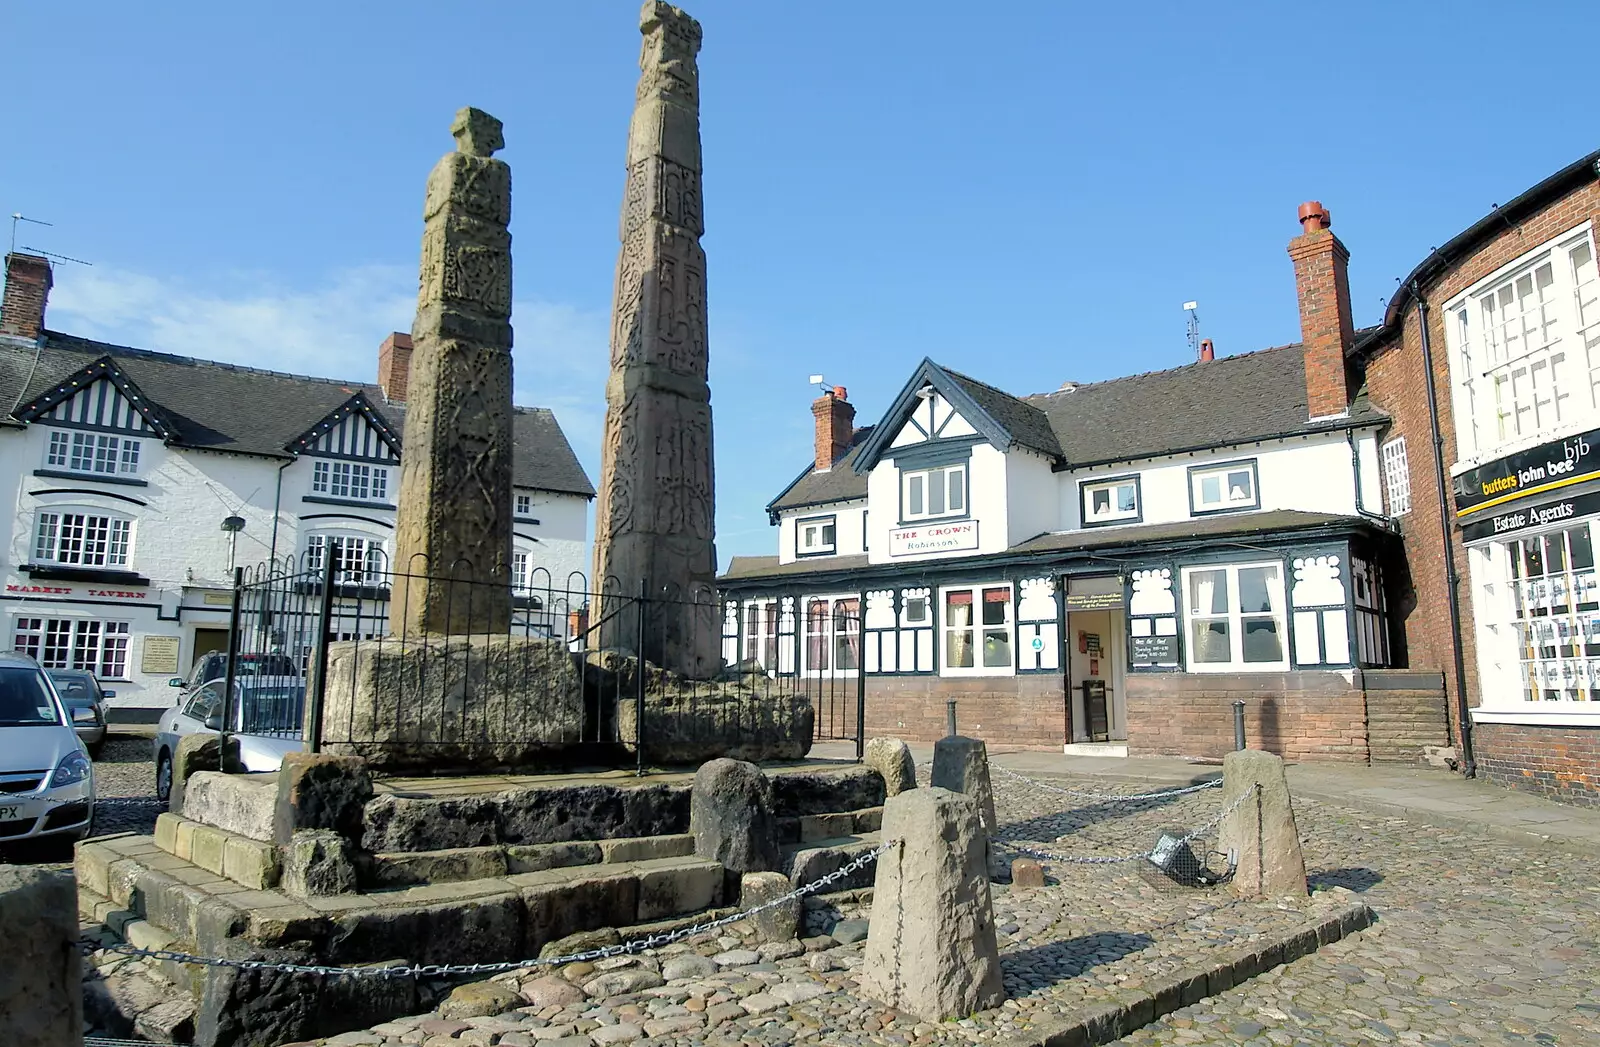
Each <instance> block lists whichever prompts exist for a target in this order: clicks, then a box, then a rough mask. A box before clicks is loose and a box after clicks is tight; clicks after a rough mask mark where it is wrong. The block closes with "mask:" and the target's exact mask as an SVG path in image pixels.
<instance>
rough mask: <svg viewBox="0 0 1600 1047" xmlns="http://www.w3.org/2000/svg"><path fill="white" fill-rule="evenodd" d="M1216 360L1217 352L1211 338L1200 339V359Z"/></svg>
mask: <svg viewBox="0 0 1600 1047" xmlns="http://www.w3.org/2000/svg"><path fill="white" fill-rule="evenodd" d="M1216 358H1217V351H1216V349H1215V348H1214V347H1213V346H1212V344H1211V339H1209V338H1202V339H1200V359H1201V360H1215V359H1216Z"/></svg>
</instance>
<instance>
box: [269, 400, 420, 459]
mask: <svg viewBox="0 0 1600 1047" xmlns="http://www.w3.org/2000/svg"><path fill="white" fill-rule="evenodd" d="M353 414H359V415H360V416H361V417H363V418H365V419H366V420H367V422H368V424H370V425H371V426H372V428H373V431H375V432H376V433H377V434H378V439H380V440H382V441H383V445H384V446H385V447H387V448H388V449H389V450H391V451H393V452H394V453H395V454H396V455H399V453H400V435H401V434H400V433H399V432H398V431H396V430H394V429H391V428H390V427H389V422H388V421H387V420H386V419H385V418H384V417H383V415H382V414H380V413H379V412H378V409H377V408H376V407H375V406H373V404H372V402H371V401H370V400H368V399H367V394H366V393H364V392H356V393H354V394H353V395H352V396H351V397H350V399H348V400H346V401H345V402H344V403H342V404H340V405H339V406H338V407H335V408H334V409H333V410H332V411H331V412H329V413H328V414H327V415H325V416H324V417H323V418H322V420H321V421H319V422H317V424H316V425H313V426H312V427H311V428H310V429H307V430H306V431H305V432H303V433H301V434H300V435H299V436H297V437H295V438H294V439H293V440H290V441H289V443H288V444H287V445H286V446H285V447H284V450H285V451H289V452H290V453H293V454H301V453H303V452H305V451H309V450H311V449H312V448H314V447H316V446H317V441H318V440H319V439H321V438H322V436H323V435H324V434H325V433H327V432H328V431H329V430H331V429H333V428H335V427H336V426H337V425H338V424H339V423H340V422H342V421H344V420H345V419H346V418H349V417H350V416H351V415H353Z"/></svg>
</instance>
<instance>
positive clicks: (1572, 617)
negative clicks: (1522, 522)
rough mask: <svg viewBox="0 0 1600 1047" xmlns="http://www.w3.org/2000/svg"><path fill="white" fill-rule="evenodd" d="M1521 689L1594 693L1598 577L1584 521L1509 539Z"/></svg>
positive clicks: (1599, 635)
mask: <svg viewBox="0 0 1600 1047" xmlns="http://www.w3.org/2000/svg"><path fill="white" fill-rule="evenodd" d="M1509 551H1510V553H1511V590H1512V598H1513V601H1514V606H1515V613H1516V634H1517V640H1518V654H1519V661H1520V663H1521V680H1522V690H1523V694H1524V695H1525V696H1526V698H1527V699H1528V700H1529V701H1535V702H1563V701H1564V702H1583V701H1595V700H1597V699H1600V584H1597V579H1596V574H1595V559H1594V541H1593V537H1592V534H1591V532H1590V529H1589V525H1588V524H1579V525H1578V526H1576V527H1569V528H1566V529H1565V530H1561V531H1553V532H1551V533H1549V534H1542V535H1537V536H1535V537H1532V538H1521V539H1517V540H1516V541H1513V542H1511V543H1510V544H1509Z"/></svg>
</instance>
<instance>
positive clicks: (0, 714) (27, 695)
mask: <svg viewBox="0 0 1600 1047" xmlns="http://www.w3.org/2000/svg"><path fill="white" fill-rule="evenodd" d="M61 723H62V720H61V713H60V711H59V710H58V709H57V708H56V703H55V699H53V698H52V697H51V696H50V687H49V685H48V684H47V683H46V682H45V679H44V674H43V673H41V672H40V671H39V670H37V669H29V668H26V667H24V666H20V665H18V666H11V665H7V666H0V727H44V726H51V725H60V724H61Z"/></svg>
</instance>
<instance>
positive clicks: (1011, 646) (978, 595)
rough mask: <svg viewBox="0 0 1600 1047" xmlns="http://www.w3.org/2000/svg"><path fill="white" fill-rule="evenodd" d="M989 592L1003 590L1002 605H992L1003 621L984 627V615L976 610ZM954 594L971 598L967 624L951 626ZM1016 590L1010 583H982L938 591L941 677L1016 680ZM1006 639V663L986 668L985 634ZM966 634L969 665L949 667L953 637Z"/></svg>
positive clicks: (983, 603) (943, 588) (1000, 603)
mask: <svg viewBox="0 0 1600 1047" xmlns="http://www.w3.org/2000/svg"><path fill="white" fill-rule="evenodd" d="M992 590H1004V591H1005V597H1006V598H1005V601H1004V602H1003V603H1002V602H1000V601H994V605H995V606H997V607H1003V608H1004V614H1005V620H1004V621H1003V622H999V623H995V624H985V623H984V621H983V615H982V612H981V611H980V610H977V609H978V608H982V607H984V606H986V603H985V600H984V596H985V594H986V593H987V592H989V591H992ZM956 593H965V594H967V595H968V596H969V597H970V598H971V604H970V606H972V607H973V608H974V611H973V614H972V621H971V622H970V623H952V621H951V618H952V615H951V614H950V597H951V596H952V595H953V594H956ZM1016 598H1017V594H1016V588H1015V587H1014V586H1013V585H1012V583H1010V582H984V583H978V584H975V585H947V586H943V587H941V588H940V589H939V604H938V606H939V622H938V629H937V630H936V632H937V633H938V636H937V645H938V661H937V663H936V664H937V665H938V666H939V675H940V676H1015V675H1016V673H1017V614H1016ZM1001 632H1003V633H1004V634H1005V636H1006V647H1007V653H1008V661H1007V663H1006V664H1005V665H985V664H984V660H985V659H984V651H985V650H986V647H987V644H986V640H987V639H988V634H991V633H1001ZM957 633H965V634H966V635H967V636H968V638H969V643H970V644H971V649H972V663H973V664H972V665H970V666H965V665H951V664H950V641H951V638H952V636H953V635H954V634H957Z"/></svg>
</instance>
